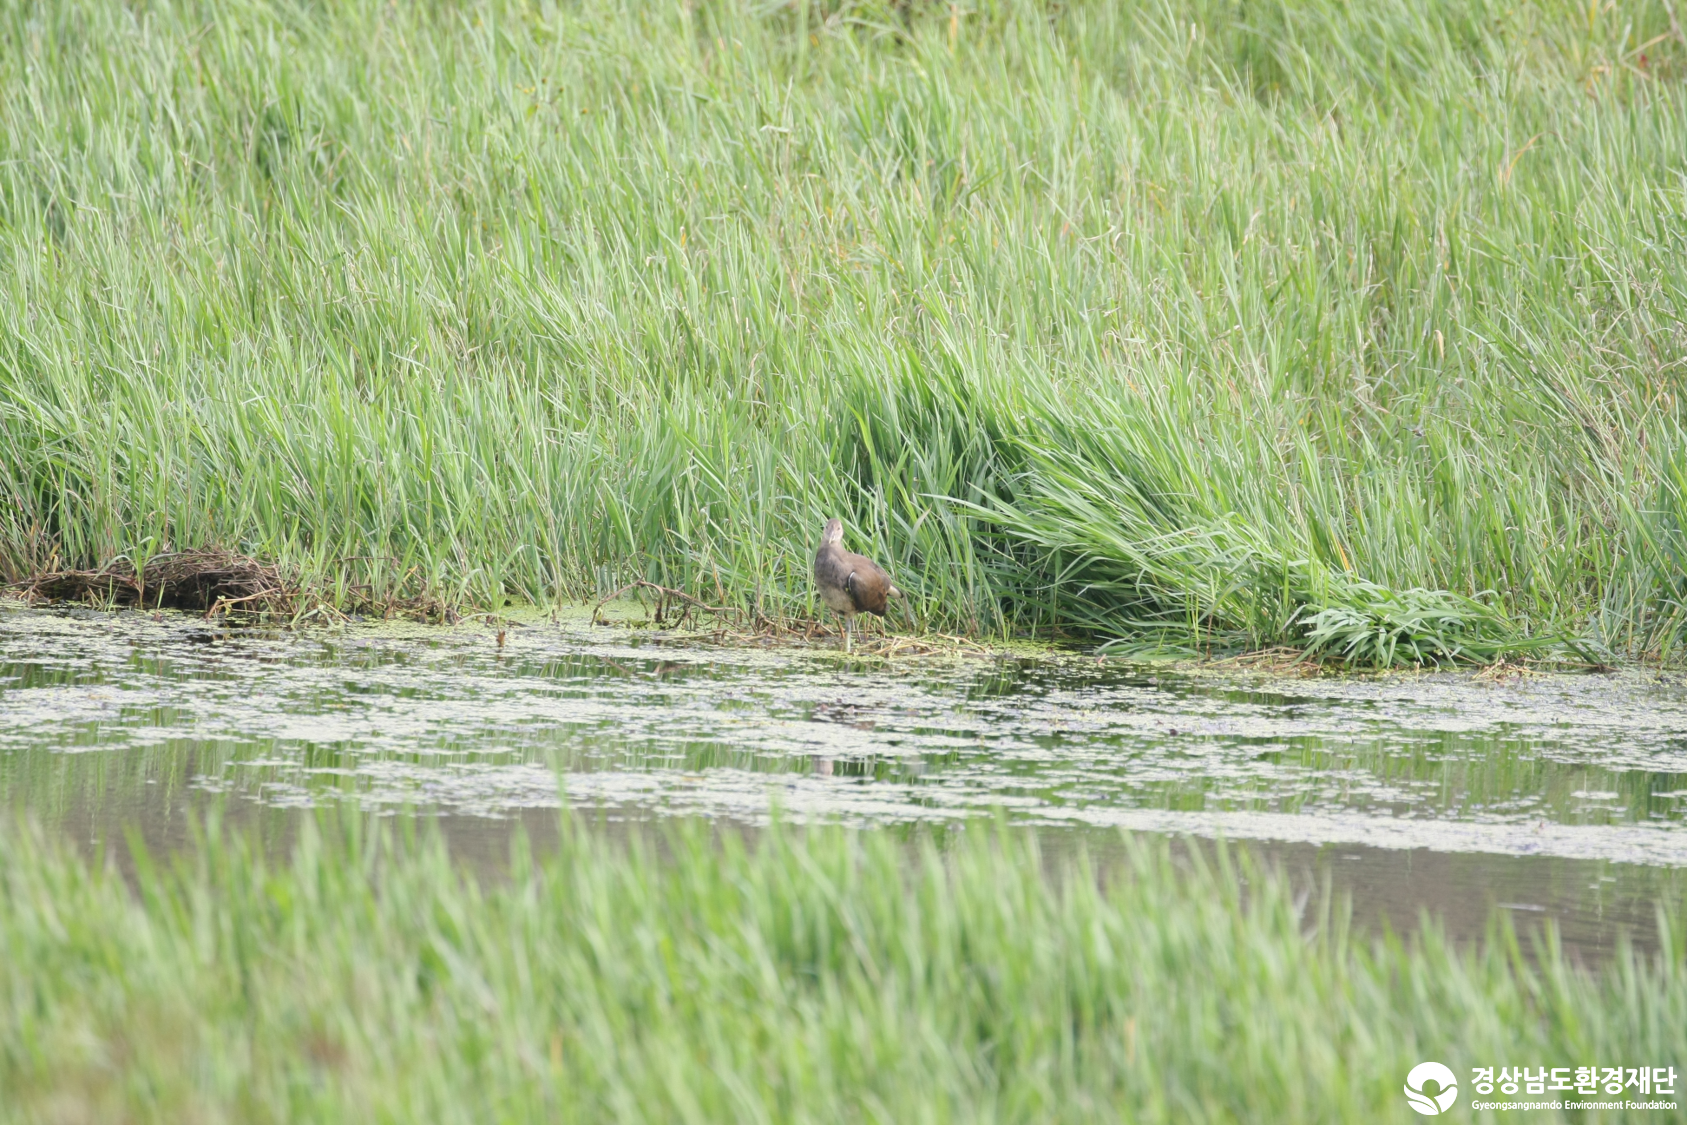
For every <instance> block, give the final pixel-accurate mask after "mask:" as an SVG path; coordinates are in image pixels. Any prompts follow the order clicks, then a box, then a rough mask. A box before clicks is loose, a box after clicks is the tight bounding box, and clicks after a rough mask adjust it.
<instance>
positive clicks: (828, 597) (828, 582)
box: [814, 520, 902, 652]
mask: <svg viewBox="0 0 1687 1125" xmlns="http://www.w3.org/2000/svg"><path fill="white" fill-rule="evenodd" d="M814 585H815V586H816V587H818V588H819V590H820V600H821V601H823V602H825V603H826V605H827V606H829V607H830V608H831V610H832V612H833V613H836V614H840V615H842V617H843V619H844V651H845V652H848V651H849V639H850V633H851V632H852V630H853V622H854V619H855V615H856V614H858V613H872V614H877V615H878V616H879V617H883V616H884V615H885V604H886V599H888V598H899V597H901V596H902V591H901V590H898V589H897V588H896V587H895V586H893V585H891V583H890V575H888V574H886V573H885V570H884V567H882V566H880V565H879V564H878V563H876V562H874V561H873V560H872V559H870V558H868V557H867V556H866V555H856V554H852V553H850V552H849V551H846V550H844V547H843V521H842V520H827V521H826V530H825V531H823V532H821V534H820V550H818V551H816V552H815V553H814Z"/></svg>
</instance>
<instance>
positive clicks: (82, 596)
mask: <svg viewBox="0 0 1687 1125" xmlns="http://www.w3.org/2000/svg"><path fill="white" fill-rule="evenodd" d="M19 586H20V588H21V592H22V594H23V596H24V597H25V598H27V599H29V600H32V601H77V602H88V603H91V604H95V605H103V606H134V607H137V608H143V609H182V610H192V611H197V612H200V613H203V614H205V616H206V617H216V616H218V615H219V614H230V613H233V614H239V615H242V616H246V615H265V614H267V615H288V616H290V615H292V614H293V613H295V612H296V611H297V608H298V605H299V601H300V590H299V588H298V587H297V586H296V585H294V584H292V583H290V582H288V581H286V580H285V579H283V578H282V576H281V572H280V571H279V570H278V569H277V568H276V567H274V566H272V565H269V564H266V563H262V562H259V561H258V560H257V559H254V558H250V557H248V556H246V555H238V554H235V553H234V552H232V551H223V550H218V549H215V548H208V549H202V550H191V551H171V552H167V553H165V554H161V555H154V556H152V557H151V558H150V559H148V560H147V561H146V565H145V566H143V567H142V568H141V569H140V570H139V571H138V572H137V571H136V570H135V564H134V562H133V560H131V559H130V558H128V556H126V555H120V556H118V557H117V558H115V559H113V560H111V561H110V562H108V563H106V564H105V565H104V566H102V567H100V568H99V569H98V570H58V571H50V572H48V573H45V574H41V575H37V576H36V577H34V578H31V579H27V580H25V581H24V582H22V583H19Z"/></svg>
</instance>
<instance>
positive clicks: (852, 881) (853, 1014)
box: [0, 820, 1687, 1122]
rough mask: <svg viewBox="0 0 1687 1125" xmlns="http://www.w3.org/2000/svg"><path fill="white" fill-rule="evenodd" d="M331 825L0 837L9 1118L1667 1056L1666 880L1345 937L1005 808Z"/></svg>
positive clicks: (1100, 1111)
mask: <svg viewBox="0 0 1687 1125" xmlns="http://www.w3.org/2000/svg"><path fill="white" fill-rule="evenodd" d="M327 827H328V829H329V830H328V832H327V833H326V835H323V834H322V833H321V832H320V831H319V830H318V829H317V828H316V827H315V826H314V825H313V824H310V823H309V822H307V825H306V828H305V830H304V833H303V835H302V838H301V839H300V841H299V843H298V846H297V849H296V851H295V853H294V855H293V857H292V859H291V861H290V862H282V863H279V864H276V863H272V862H267V861H265V860H264V859H263V858H261V855H260V854H259V853H257V852H254V851H253V850H252V848H251V846H250V843H249V842H248V841H247V840H246V839H245V838H244V837H240V836H236V835H224V834H220V833H216V832H215V831H214V830H213V834H212V837H211V838H210V839H209V840H207V841H206V842H205V846H202V847H199V848H197V849H195V850H194V851H193V853H192V858H191V859H184V860H181V861H179V862H178V863H176V864H175V865H166V864H162V863H143V864H142V865H141V869H140V872H139V874H138V876H137V877H136V878H135V880H134V883H135V885H134V886H133V887H131V886H130V885H128V884H126V883H125V881H124V879H123V877H122V876H120V875H118V874H117V873H116V872H115V871H114V870H112V869H111V868H109V867H102V866H99V865H94V864H90V863H88V862H87V861H85V860H83V859H81V858H77V857H76V856H74V855H70V854H68V853H67V852H66V851H64V850H63V848H62V847H55V846H52V845H49V844H47V843H44V842H43V840H44V838H43V837H42V836H41V835H40V834H38V833H34V834H32V833H30V832H27V831H24V830H23V829H22V828H21V827H20V826H19V825H17V824H16V823H13V824H11V825H10V826H7V827H4V828H0V1089H4V1090H5V1091H6V1096H5V1097H4V1098H3V1099H0V1121H19V1122H23V1121H30V1122H35V1121H58V1122H73V1121H131V1120H133V1121H191V1120H238V1121H249V1122H263V1121H307V1120H308V1121H313V1122H335V1121H437V1122H456V1121H463V1122H469V1121H476V1122H478V1121H486V1120H511V1121H530V1120H545V1121H574V1120H579V1121H592V1122H604V1121H734V1122H737V1121H816V1122H818V1121H827V1122H830V1121H886V1122H890V1121H895V1122H905V1121H950V1120H953V1121H1002V1122H1010V1121H1037V1122H1043V1121H1178V1122H1206V1121H1307V1122H1315V1121H1342V1122H1346V1121H1382V1120H1405V1119H1406V1118H1407V1117H1408V1116H1409V1114H1408V1110H1407V1107H1406V1105H1405V1101H1404V1098H1403V1096H1402V1094H1401V1089H1402V1084H1403V1083H1404V1081H1405V1075H1406V1073H1407V1071H1409V1070H1410V1069H1411V1068H1412V1067H1413V1066H1415V1065H1416V1064H1417V1063H1419V1062H1422V1061H1424V1060H1425V1059H1438V1060H1441V1061H1443V1062H1445V1063H1447V1064H1448V1065H1451V1066H1453V1067H1454V1069H1455V1072H1456V1073H1458V1074H1460V1075H1461V1077H1462V1076H1465V1075H1468V1073H1469V1072H1468V1070H1467V1068H1468V1067H1473V1066H1484V1065H1494V1066H1500V1065H1505V1066H1518V1065H1524V1064H1525V1063H1526V1064H1527V1065H1530V1066H1537V1065H1540V1064H1543V1063H1544V1064H1546V1065H1548V1066H1554V1065H1595V1064H1596V1063H1597V1064H1599V1065H1605V1064H1606V1063H1609V1064H1611V1065H1617V1064H1619V1063H1620V1064H1622V1065H1625V1066H1626V1065H1629V1064H1633V1065H1636V1066H1639V1065H1647V1066H1651V1065H1668V1064H1670V1063H1674V1064H1675V1065H1676V1066H1677V1068H1678V1069H1679V1067H1680V1060H1681V1059H1682V1058H1683V1057H1684V1055H1687V975H1684V973H1687V970H1684V966H1687V948H1683V946H1682V935H1683V934H1684V933H1687V930H1684V929H1683V928H1682V926H1681V923H1682V921H1683V919H1682V917H1681V915H1680V912H1679V909H1678V908H1677V909H1675V911H1674V912H1673V913H1669V914H1665V915H1662V916H1661V917H1662V918H1663V921H1664V925H1663V942H1664V948H1663V949H1662V950H1661V952H1660V953H1659V954H1658V955H1656V956H1655V957H1646V956H1640V955H1637V954H1634V953H1632V952H1631V951H1630V950H1629V949H1628V947H1624V949H1623V951H1622V952H1621V953H1620V954H1619V956H1618V958H1617V959H1616V961H1615V962H1614V963H1613V964H1611V965H1610V966H1609V967H1607V968H1606V969H1603V970H1600V971H1599V972H1597V973H1592V972H1588V971H1584V970H1582V969H1579V968H1575V967H1572V966H1571V965H1569V964H1567V963H1566V962H1565V960H1563V958H1562V957H1561V956H1559V954H1558V953H1557V951H1556V948H1555V947H1553V946H1551V945H1546V946H1543V947H1541V948H1539V950H1538V951H1537V955H1526V954H1525V952H1524V951H1523V949H1522V948H1520V947H1519V945H1518V941H1517V938H1516V937H1515V936H1514V934H1513V932H1512V931H1510V930H1509V929H1508V928H1505V923H1503V922H1496V928H1495V929H1494V930H1493V932H1492V933H1491V935H1490V939H1489V941H1488V943H1487V944H1486V945H1485V946H1484V947H1483V948H1482V949H1479V950H1478V949H1467V950H1463V951H1460V950H1458V949H1455V948H1453V947H1452V946H1450V945H1449V943H1448V942H1447V941H1446V940H1445V939H1444V937H1442V936H1441V934H1440V932H1439V931H1438V930H1437V929H1436V928H1434V927H1433V926H1431V927H1429V928H1427V929H1425V930H1424V931H1423V932H1422V934H1421V935H1420V936H1419V937H1418V938H1416V939H1414V942H1413V944H1412V945H1411V946H1410V947H1407V946H1405V945H1402V944H1401V943H1400V942H1399V941H1398V940H1382V941H1375V942H1373V941H1371V940H1369V939H1365V940H1361V939H1358V938H1355V937H1354V936H1353V935H1352V934H1351V933H1350V931H1349V929H1348V927H1347V925H1346V923H1345V921H1344V915H1343V913H1342V912H1341V911H1340V910H1339V909H1331V908H1329V905H1328V904H1327V903H1326V904H1325V906H1324V908H1322V909H1320V908H1318V907H1316V906H1314V907H1310V908H1306V909H1303V908H1302V907H1301V906H1299V905H1297V904H1296V902H1295V901H1294V898H1293V895H1292V894H1291V892H1290V890H1289V889H1288V888H1287V886H1286V885H1285V884H1284V883H1282V882H1281V881H1279V880H1278V879H1277V878H1276V877H1274V876H1272V875H1271V874H1270V873H1269V872H1266V871H1263V870H1261V869H1259V868H1258V867H1256V866H1254V865H1253V864H1252V863H1251V861H1249V860H1248V859H1247V858H1246V856H1245V855H1242V856H1239V857H1234V858H1232V859H1224V858H1223V857H1222V856H1221V864H1222V866H1218V867H1214V866H1196V867H1194V868H1189V867H1187V866H1186V865H1180V864H1179V863H1176V862H1173V860H1172V859H1171V858H1170V854H1169V853H1168V852H1167V851H1166V850H1165V846H1164V845H1163V844H1162V845H1160V846H1159V848H1158V849H1155V848H1150V847H1147V846H1138V847H1135V848H1134V849H1133V850H1132V851H1131V852H1130V859H1129V861H1128V863H1126V864H1125V865H1124V868H1123V869H1121V870H1116V871H1114V872H1113V874H1112V876H1111V877H1109V878H1106V879H1098V878H1097V875H1096V873H1095V872H1094V871H1092V870H1090V869H1088V868H1087V867H1086V866H1084V865H1083V864H1082V863H1081V861H1080V862H1073V863H1068V864H1064V865H1057V867H1058V869H1057V870H1056V871H1055V872H1054V875H1053V877H1052V878H1051V875H1050V872H1049V870H1048V869H1047V867H1046V866H1045V861H1044V860H1042V858H1041V857H1039V856H1038V854H1037V852H1036V849H1035V843H1034V838H1032V837H1028V836H1025V835H1023V834H1017V833H989V832H973V833H969V834H968V835H967V836H966V837H964V838H963V840H962V842H961V843H960V844H958V845H956V846H953V847H950V848H947V849H945V850H944V851H943V852H939V851H938V850H937V849H936V848H934V847H933V846H931V843H930V841H929V840H928V841H927V842H926V843H925V844H924V845H921V846H920V847H918V848H917V849H916V851H917V854H916V855H915V856H914V857H913V861H912V862H910V856H909V854H908V845H907V844H906V843H905V842H902V841H900V840H898V839H897V838H895V837H893V836H891V835H889V834H886V833H884V832H873V833H848V832H844V831H842V830H827V831H817V832H813V833H809V834H807V835H805V836H800V837H799V836H794V835H792V834H790V833H789V832H785V831H774V832H773V833H771V834H769V835H767V836H764V837H763V839H762V840H761V841H760V842H759V843H758V844H757V845H755V846H754V847H753V848H751V847H746V845H745V844H744V843H743V842H741V841H740V840H739V839H738V838H737V837H735V836H733V835H731V834H727V835H726V836H724V837H722V838H721V839H720V840H711V839H710V837H709V835H708V830H707V829H698V830H695V831H693V830H680V829H675V830H673V832H672V834H670V835H669V836H668V837H667V838H666V842H665V844H664V846H663V848H662V851H663V852H664V853H665V854H664V855H662V856H661V857H660V858H657V857H656V854H655V853H654V852H653V851H652V850H651V849H650V848H649V847H647V846H644V845H639V844H638V843H637V841H636V840H635V842H634V843H635V846H632V847H627V846H625V845H622V844H615V843H613V842H606V841H605V840H603V839H602V838H597V837H594V836H593V835H592V834H591V833H590V832H585V831H581V830H580V829H579V828H578V827H576V826H566V827H565V831H564V833H563V840H562V844H561V849H560V851H559V852H558V853H557V854H555V855H552V856H549V857H547V858H545V859H543V860H541V861H537V862H535V861H533V860H532V859H530V858H528V857H527V855H526V853H524V852H521V851H519V850H518V852H517V854H516V858H515V864H514V867H513V870H512V872H511V874H510V877H509V878H508V879H507V880H503V881H498V880H494V881H492V882H490V883H483V882H477V881H475V880H474V879H472V878H467V879H465V877H464V876H463V874H462V873H461V872H459V871H458V870H457V869H455V868H454V867H453V866H452V864H451V862H450V860H449V858H448V857H447V856H446V854H445V853H444V851H443V849H442V847H441V846H439V845H438V843H437V841H432V842H430V841H428V840H423V841H421V842H416V841H412V842H410V843H409V844H406V845H403V846H395V842H396V837H394V836H393V835H392V834H391V833H370V832H368V831H367V830H366V829H364V828H362V827H360V825H359V823H358V822H357V821H356V820H349V821H345V822H341V823H336V822H329V823H328V824H327ZM1243 880H1245V883H1244V881H1243ZM1464 1095H1465V1097H1467V1098H1468V1097H1469V1096H1470V1091H1469V1089H1468V1088H1464ZM1640 1116H1644V1115H1643V1114H1642V1115H1640ZM1622 1117H1623V1115H1622V1114H1621V1113H1617V1114H1606V1115H1605V1116H1603V1117H1601V1118H1600V1120H1618V1119H1621V1118H1622ZM1548 1119H1551V1120H1560V1119H1563V1118H1562V1116H1561V1115H1557V1114H1551V1115H1549V1116H1548ZM1576 1119H1580V1115H1576Z"/></svg>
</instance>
